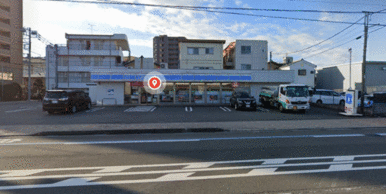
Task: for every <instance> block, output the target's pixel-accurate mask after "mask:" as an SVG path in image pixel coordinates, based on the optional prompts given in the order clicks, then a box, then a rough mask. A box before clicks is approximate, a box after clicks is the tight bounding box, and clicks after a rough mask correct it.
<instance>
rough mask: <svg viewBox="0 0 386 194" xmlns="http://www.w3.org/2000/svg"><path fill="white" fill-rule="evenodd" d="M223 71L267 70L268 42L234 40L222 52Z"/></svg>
mask: <svg viewBox="0 0 386 194" xmlns="http://www.w3.org/2000/svg"><path fill="white" fill-rule="evenodd" d="M223 57H224V69H239V70H267V61H268V41H266V40H236V41H235V42H232V43H230V44H229V45H228V46H227V48H225V49H224V52H223Z"/></svg>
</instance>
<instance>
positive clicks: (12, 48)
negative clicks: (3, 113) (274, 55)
mask: <svg viewBox="0 0 386 194" xmlns="http://www.w3.org/2000/svg"><path fill="white" fill-rule="evenodd" d="M22 28H23V3H22V0H0V85H7V84H11V83H13V82H16V83H17V84H19V85H21V84H22V74H23V65H22V64H23V50H22V49H23V37H22V31H21V29H22ZM3 88H4V87H1V88H0V90H1V91H0V92H1V93H2V95H4V94H6V93H7V91H4V92H3V90H4V89H3ZM3 93H4V94H3ZM0 97H1V96H0ZM4 99H5V98H4Z"/></svg>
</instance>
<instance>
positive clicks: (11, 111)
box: [5, 108, 36, 113]
mask: <svg viewBox="0 0 386 194" xmlns="http://www.w3.org/2000/svg"><path fill="white" fill-rule="evenodd" d="M34 109H36V108H24V109H18V110H9V111H5V112H6V113H14V112H21V111H27V110H34Z"/></svg>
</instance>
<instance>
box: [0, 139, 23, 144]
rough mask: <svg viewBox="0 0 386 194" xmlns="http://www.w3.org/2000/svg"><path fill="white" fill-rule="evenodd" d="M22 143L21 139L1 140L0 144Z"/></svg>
mask: <svg viewBox="0 0 386 194" xmlns="http://www.w3.org/2000/svg"><path fill="white" fill-rule="evenodd" d="M18 141H21V139H0V143H15V142H18Z"/></svg>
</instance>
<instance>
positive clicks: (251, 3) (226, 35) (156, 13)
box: [23, 0, 386, 67]
mask: <svg viewBox="0 0 386 194" xmlns="http://www.w3.org/2000/svg"><path fill="white" fill-rule="evenodd" d="M86 1H95V0H86ZM104 1H108V0H104ZM117 1H120V2H136V3H146V4H159V5H180V6H182V5H184V6H208V7H236V8H259V9H287V10H290V9H291V10H321V11H360V12H362V11H379V10H383V9H386V2H385V1H384V0H264V1H262V0H162V1H161V0H117ZM221 11H230V12H239V13H245V14H256V15H263V16H279V17H292V18H307V19H317V20H324V21H326V20H327V21H343V22H353V23H354V22H356V21H358V20H359V19H361V18H362V17H363V16H364V14H362V13H360V14H332V13H326V12H321V13H320V12H319V13H304V12H272V11H271V12H268V11H251V10H246V11H240V10H221ZM363 22H364V21H363V19H361V20H360V21H359V22H358V23H359V24H360V25H353V26H352V27H350V28H348V29H347V30H345V31H343V32H342V33H340V34H339V35H337V36H336V37H334V38H331V39H329V40H327V41H325V42H323V43H322V44H320V45H318V46H315V47H312V48H311V49H307V50H304V51H301V52H295V53H293V52H294V51H298V50H302V49H305V48H307V47H309V46H312V45H314V44H317V43H319V42H321V41H324V40H325V39H327V38H329V37H331V36H333V35H334V34H336V33H338V32H339V31H342V30H343V29H345V28H347V27H349V26H350V24H336V23H327V22H314V21H305V20H290V19H278V18H267V17H255V16H245V15H232V14H223V13H211V12H203V11H194V10H179V9H167V8H155V7H144V6H133V5H106V4H86V3H69V2H52V1H41V0H24V1H23V26H24V27H31V28H32V30H36V31H37V32H38V33H39V34H41V35H42V36H43V37H44V38H45V39H47V40H49V41H50V42H51V43H53V44H66V39H65V33H68V34H91V33H93V34H126V35H127V37H128V42H129V45H130V50H131V55H132V56H136V57H139V56H141V55H142V56H144V57H152V56H153V48H152V45H153V37H154V36H158V35H168V36H185V37H186V38H188V39H219V40H226V43H225V44H224V48H225V47H226V46H227V45H228V44H229V43H230V42H232V41H235V40H236V39H252V40H267V41H268V50H269V51H272V53H273V55H272V60H273V61H276V62H282V61H283V57H285V56H286V53H288V54H287V55H288V56H291V57H293V58H294V60H300V59H302V58H303V59H305V60H307V61H309V62H312V63H314V64H316V65H318V67H323V66H329V65H335V64H342V63H349V60H350V54H349V51H348V49H349V48H352V61H353V62H360V61H362V59H363V45H364V38H363V36H362V38H361V39H359V40H355V38H356V37H358V36H361V35H363V34H364V25H363ZM370 23H372V24H385V25H386V11H385V13H381V14H374V15H372V16H371V20H370ZM379 28H380V27H379V26H372V27H370V28H369V32H371V31H374V30H377V29H379ZM385 35H386V28H382V29H380V30H378V31H375V32H372V33H370V34H369V36H368V43H367V61H386V46H385V45H386V38H385ZM350 40H354V41H351V42H349V43H347V44H345V45H342V46H340V47H337V48H335V49H332V50H330V51H327V52H324V53H320V52H322V51H325V50H327V49H330V48H333V47H336V46H339V45H341V44H343V43H345V42H347V41H350ZM32 51H33V54H32V56H42V57H44V56H45V45H44V44H43V43H41V42H39V41H38V40H37V39H33V41H32Z"/></svg>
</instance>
